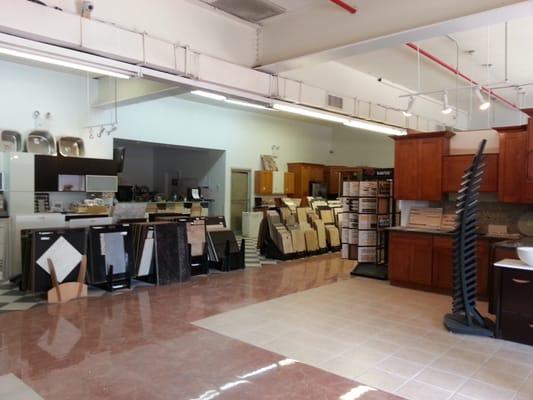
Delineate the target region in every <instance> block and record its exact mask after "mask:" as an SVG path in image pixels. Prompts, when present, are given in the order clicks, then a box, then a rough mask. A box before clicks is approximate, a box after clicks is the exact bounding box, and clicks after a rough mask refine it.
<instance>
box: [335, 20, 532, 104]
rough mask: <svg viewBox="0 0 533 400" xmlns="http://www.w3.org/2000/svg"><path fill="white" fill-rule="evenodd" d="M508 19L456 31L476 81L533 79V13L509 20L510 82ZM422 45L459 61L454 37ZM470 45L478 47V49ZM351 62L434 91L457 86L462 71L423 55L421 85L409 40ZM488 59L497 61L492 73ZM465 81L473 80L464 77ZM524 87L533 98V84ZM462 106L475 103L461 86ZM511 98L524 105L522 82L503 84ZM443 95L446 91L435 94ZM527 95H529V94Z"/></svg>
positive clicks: (462, 58) (466, 68)
mask: <svg viewBox="0 0 533 400" xmlns="http://www.w3.org/2000/svg"><path fill="white" fill-rule="evenodd" d="M504 32H505V24H498V25H493V26H490V27H487V28H482V29H476V30H471V31H465V32H459V33H455V34H452V35H450V36H451V37H453V38H454V39H455V40H457V42H458V43H459V69H460V71H461V72H463V73H464V74H466V75H468V76H469V77H471V78H472V79H474V80H475V81H477V82H479V83H481V84H484V85H487V84H491V83H492V84H494V85H493V86H503V85H510V84H516V85H520V84H525V83H533V54H532V52H531V43H532V42H533V18H532V17H529V18H523V19H517V20H512V21H509V22H508V79H509V82H508V83H505V82H503V81H504V78H505V34H504ZM419 46H420V48H422V49H424V50H426V51H428V52H430V53H431V54H433V55H435V56H437V57H438V58H440V59H442V60H443V61H445V62H446V63H448V64H450V65H451V66H455V65H456V64H457V47H456V45H455V43H454V42H453V41H452V40H450V39H449V38H448V37H438V38H433V39H429V40H425V41H422V42H420V43H419ZM468 50H474V53H473V54H472V55H469V54H468V53H467V51H468ZM340 62H341V63H342V64H345V65H347V66H349V67H351V68H354V69H357V70H359V71H362V72H366V73H368V74H371V75H373V76H376V77H382V78H385V79H387V80H389V81H391V82H394V83H396V84H399V85H402V86H405V87H407V88H409V89H411V90H413V91H433V90H442V89H453V88H454V87H455V85H456V79H455V78H456V77H455V75H454V74H453V73H451V72H449V71H447V70H445V69H444V68H442V67H441V66H439V65H437V64H436V63H434V62H432V61H429V60H428V59H427V58H425V57H421V64H420V65H421V67H420V70H421V74H420V88H419V87H418V73H417V70H418V68H417V64H418V63H417V53H416V51H414V50H412V49H409V48H408V47H407V46H402V47H399V48H391V49H385V50H380V51H375V52H372V53H366V54H361V55H357V56H354V57H351V58H348V59H344V60H341V61H340ZM484 64H492V67H490V68H489V71H488V73H487V67H486V66H485V65H484ZM458 82H459V84H458V85H459V86H466V85H468V84H469V83H468V82H467V81H466V80H464V79H459V81H458ZM523 90H525V91H526V93H528V95H527V96H528V97H530V98H531V100H533V85H532V86H524V87H523ZM458 93H459V94H458V100H459V103H458V104H459V108H461V109H464V110H467V111H468V110H469V109H470V104H471V91H470V90H462V91H459V92H458ZM496 93H498V94H499V95H502V96H503V97H505V98H506V99H507V100H509V101H511V102H512V103H515V104H517V105H519V106H520V105H522V104H523V101H524V98H523V97H520V96H519V95H518V90H517V89H516V88H509V89H502V90H497V91H496ZM433 97H436V98H438V99H441V98H442V95H441V94H437V95H433ZM449 97H450V102H451V103H452V104H455V92H453V91H450V92H449ZM526 99H527V97H526Z"/></svg>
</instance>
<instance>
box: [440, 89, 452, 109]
mask: <svg viewBox="0 0 533 400" xmlns="http://www.w3.org/2000/svg"><path fill="white" fill-rule="evenodd" d="M442 103H443V108H442V110H441V113H443V114H444V115H448V114H449V113H451V112H452V111H453V108H452V107H450V104H448V92H447V91H446V90H445V91H444V92H443V93H442Z"/></svg>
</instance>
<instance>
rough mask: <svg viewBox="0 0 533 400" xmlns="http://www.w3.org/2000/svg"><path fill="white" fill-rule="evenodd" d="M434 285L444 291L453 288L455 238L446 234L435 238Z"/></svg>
mask: <svg viewBox="0 0 533 400" xmlns="http://www.w3.org/2000/svg"><path fill="white" fill-rule="evenodd" d="M432 272H433V279H432V285H433V287H435V288H437V289H441V290H444V291H448V290H452V288H453V239H452V238H449V237H445V236H436V237H434V238H433V271H432Z"/></svg>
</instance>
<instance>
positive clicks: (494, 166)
mask: <svg viewBox="0 0 533 400" xmlns="http://www.w3.org/2000/svg"><path fill="white" fill-rule="evenodd" d="M485 157H486V158H485V164H486V166H485V174H484V175H483V181H482V182H481V187H480V188H479V190H480V191H481V192H497V191H498V154H487V155H486V156H485ZM473 158H474V155H473V154H468V155H455V156H446V157H444V158H443V165H442V191H443V192H457V191H458V190H459V187H460V185H461V180H462V177H463V175H464V173H465V170H466V169H467V168H469V167H470V165H471V164H472V159H473Z"/></svg>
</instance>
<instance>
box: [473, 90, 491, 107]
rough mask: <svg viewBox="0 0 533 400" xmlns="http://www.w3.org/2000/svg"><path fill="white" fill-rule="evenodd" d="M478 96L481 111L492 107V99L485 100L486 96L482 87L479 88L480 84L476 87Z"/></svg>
mask: <svg viewBox="0 0 533 400" xmlns="http://www.w3.org/2000/svg"><path fill="white" fill-rule="evenodd" d="M476 96H477V98H478V100H479V109H480V110H481V111H485V110H488V109H489V108H490V99H487V100H485V98H484V97H483V95H482V94H481V89H480V88H479V86H478V87H477V88H476Z"/></svg>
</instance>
